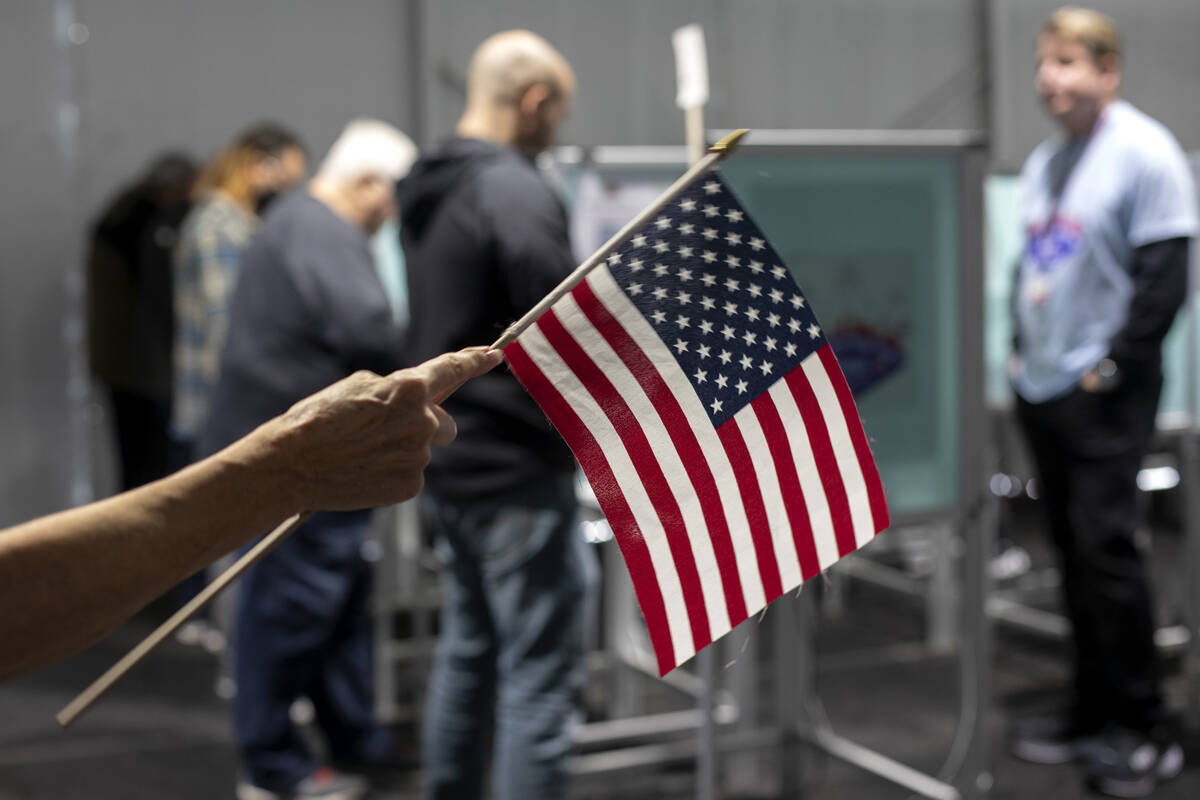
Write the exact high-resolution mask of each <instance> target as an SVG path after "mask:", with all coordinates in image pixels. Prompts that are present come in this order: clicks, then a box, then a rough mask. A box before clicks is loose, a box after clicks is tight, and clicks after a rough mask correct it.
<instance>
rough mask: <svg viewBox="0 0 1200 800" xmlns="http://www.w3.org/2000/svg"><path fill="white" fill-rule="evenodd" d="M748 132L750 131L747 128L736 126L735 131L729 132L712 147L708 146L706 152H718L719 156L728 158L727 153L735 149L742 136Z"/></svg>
mask: <svg viewBox="0 0 1200 800" xmlns="http://www.w3.org/2000/svg"><path fill="white" fill-rule="evenodd" d="M749 132H750V129H749V128H738V129H737V130H736V131H734V132H733V133H731V134H729V135H728V136H726V137H725V138H724V139H722V140H721V141H719V142H717V143H716V144H714V145H713V146H712V147H710V148H708V152H710V153H720V154H721V158H728V156H729V154H730V153H732V152H733V151H734V150H736V149H737V146H738V143H739V142H741V140H742V137H743V136H745V135H746V134H747V133H749Z"/></svg>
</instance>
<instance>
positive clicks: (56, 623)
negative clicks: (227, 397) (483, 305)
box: [0, 348, 500, 679]
mask: <svg viewBox="0 0 1200 800" xmlns="http://www.w3.org/2000/svg"><path fill="white" fill-rule="evenodd" d="M499 361H500V355H499V354H498V353H486V352H485V351H484V350H483V349H482V348H474V349H471V350H465V351H461V352H459V353H451V354H447V355H444V356H441V357H439V358H436V359H433V360H431V361H428V362H426V363H424V364H422V365H421V366H419V367H415V368H413V369H408V370H400V371H399V372H395V373H392V374H391V375H387V376H384V377H380V376H378V375H372V374H370V373H356V374H355V375H352V376H351V377H349V378H346V379H345V380H343V381H339V382H338V383H336V384H334V385H333V386H330V387H329V388H327V389H325V390H323V391H321V392H318V393H317V394H315V395H313V396H312V397H309V398H307V399H306V400H303V401H301V402H300V403H297V404H296V405H295V406H293V407H292V408H291V409H289V410H288V411H287V412H286V413H285V414H283V415H281V416H279V417H276V418H275V419H273V420H271V421H269V422H267V423H265V424H264V425H262V426H260V427H259V428H258V429H256V430H255V431H254V432H252V433H251V434H249V435H248V436H246V437H245V438H243V439H241V440H239V441H237V442H235V443H234V444H232V445H230V446H229V447H227V448H226V449H225V450H222V451H221V452H219V453H217V454H215V455H213V456H211V457H210V458H207V459H205V460H203V461H201V462H199V463H197V464H194V465H192V466H190V467H188V468H187V469H185V470H183V471H181V472H178V473H176V474H174V475H171V476H169V477H167V478H164V479H162V480H160V481H156V482H154V483H152V484H149V485H147V486H143V487H141V488H138V489H135V490H133V491H130V492H126V493H125V494H121V495H118V496H116V497H112V498H109V499H107V500H102V501H100V502H97V503H93V504H91V505H88V506H83V507H81V508H76V509H72V510H70V511H64V512H61V513H58V514H54V515H51V516H48V517H43V518H40V519H36V520H32V521H30V522H27V523H24V524H21V525H17V526H15V527H13V528H9V529H6V530H2V531H0V587H2V588H0V642H3V643H4V646H3V647H0V679H2V678H6V677H9V676H11V675H14V674H16V673H19V672H23V671H25V670H29V669H32V668H34V667H36V666H40V665H42V664H46V663H49V662H51V661H54V660H56V659H59V658H63V657H65V656H67V655H70V654H72V653H74V652H77V651H78V650H81V649H83V648H84V647H86V646H88V645H89V644H91V643H93V642H95V641H96V640H98V639H99V638H101V637H102V636H104V635H105V634H106V633H108V632H109V631H111V630H112V629H114V628H115V627H116V626H117V625H118V624H120V623H121V622H122V621H124V620H125V619H127V618H128V617H129V616H130V615H132V614H133V613H134V612H135V611H137V610H138V609H139V608H141V607H142V606H144V605H145V604H146V603H148V602H149V601H151V600H153V599H154V598H155V597H157V596H159V595H161V594H162V593H163V592H164V591H166V590H167V589H168V588H170V587H171V586H173V585H174V584H175V583H177V582H178V581H179V580H180V579H182V578H183V577H185V576H187V575H189V574H191V573H193V572H195V571H197V570H199V569H201V568H203V567H204V566H206V565H208V564H209V563H211V562H212V561H214V560H215V559H216V558H217V557H219V556H221V555H222V554H224V553H227V552H229V551H231V550H233V549H235V548H236V547H239V546H240V545H243V544H245V543H246V542H249V541H251V540H253V539H254V538H256V537H257V536H260V535H262V534H263V533H265V532H266V531H268V530H270V529H271V528H272V527H273V526H274V525H276V524H277V523H279V522H280V521H281V520H283V519H285V518H286V517H288V516H290V515H291V514H294V513H296V512H298V511H304V510H319V509H328V510H345V509H351V508H364V507H369V506H378V505H384V504H387V503H393V502H398V501H400V500H404V499H407V498H410V497H412V496H414V495H415V494H416V493H417V492H418V491H420V489H421V485H422V480H423V479H422V471H423V470H424V467H425V465H426V464H427V463H428V461H429V455H430V448H431V447H432V446H435V445H442V444H446V443H448V442H449V441H451V440H452V439H453V438H454V434H455V428H454V422H453V420H451V419H450V417H449V416H447V415H446V413H445V412H444V411H442V410H441V408H440V407H439V406H438V404H439V403H440V402H441V401H442V400H443V399H444V398H445V397H446V396H447V395H448V394H450V393H451V392H453V391H454V390H455V389H457V388H458V386H460V385H461V384H462V383H464V382H465V381H467V380H469V379H470V378H472V377H475V376H476V375H479V374H482V373H483V372H486V371H487V370H489V369H491V368H492V367H493V366H495V365H496V364H497V363H499Z"/></svg>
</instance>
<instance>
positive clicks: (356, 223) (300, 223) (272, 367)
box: [201, 120, 416, 800]
mask: <svg viewBox="0 0 1200 800" xmlns="http://www.w3.org/2000/svg"><path fill="white" fill-rule="evenodd" d="M415 157H416V148H415V147H414V146H413V144H412V142H411V141H409V139H408V138H407V137H406V136H404V134H402V133H400V132H399V131H398V130H396V129H395V128H393V127H391V126H390V125H386V124H385V123H382V122H377V121H373V120H357V121H354V122H352V123H350V124H349V125H348V126H347V127H346V129H345V131H343V133H342V135H341V136H340V137H339V139H338V140H337V142H335V143H334V145H333V147H332V148H331V149H330V151H329V154H328V155H327V156H326V157H325V160H324V162H322V164H321V167H320V169H319V171H318V172H317V175H316V177H315V178H313V180H312V181H310V182H309V184H308V186H307V187H306V189H305V190H303V191H296V192H293V193H292V194H291V195H289V196H287V197H285V198H282V199H280V200H279V201H278V202H276V203H275V204H274V206H273V207H272V208H271V210H270V211H269V212H268V214H267V215H266V218H265V220H264V221H263V225H262V227H261V228H260V229H259V231H258V233H257V234H256V236H255V237H254V239H253V240H252V241H251V242H250V245H249V246H248V247H247V249H246V252H245V255H244V256H243V265H242V272H241V275H240V277H239V279H238V284H237V288H236V289H235V291H234V296H233V302H232V305H231V310H230V320H229V335H228V339H227V342H226V346H225V350H224V352H223V354H222V357H221V374H220V379H219V381H218V385H217V389H216V392H215V397H214V399H213V403H212V407H211V411H210V415H209V418H208V421H207V424H206V425H205V427H204V430H203V433H202V435H201V448H202V450H203V451H204V452H216V451H217V450H219V449H220V448H221V447H223V446H224V445H226V444H228V443H229V442H231V441H234V440H235V439H237V438H239V437H240V436H242V435H243V434H245V433H247V432H249V431H250V430H252V429H254V428H255V427H256V426H257V425H259V424H261V423H262V422H264V421H266V420H268V419H270V418H271V417H274V416H276V415H277V414H279V413H281V412H282V411H284V410H285V409H287V408H288V407H289V406H291V405H292V404H293V403H295V402H296V401H297V400H299V399H301V398H302V397H305V396H307V395H309V394H311V393H312V392H313V391H315V390H316V389H318V388H320V387H322V386H326V385H328V384H330V383H332V382H334V381H336V380H338V379H339V378H343V377H345V376H346V375H349V374H351V373H353V372H355V371H357V370H363V369H365V370H370V371H372V372H377V373H384V374H386V373H388V372H390V371H392V370H394V369H397V368H399V367H400V366H401V363H400V362H401V354H400V338H401V331H400V330H399V329H398V328H397V326H396V324H395V322H394V321H393V320H394V317H393V313H392V309H391V306H390V304H389V302H388V299H387V295H386V293H385V292H384V289H383V286H382V284H381V283H380V280H379V276H378V274H377V272H376V269H375V264H374V260H373V258H372V255H371V249H370V236H371V235H372V234H374V233H375V232H376V231H377V230H378V229H379V227H380V226H381V225H382V224H383V223H384V221H385V220H386V219H387V218H388V217H389V216H390V215H391V214H392V213H393V192H394V187H395V182H396V180H397V179H399V178H400V177H402V176H403V175H404V174H405V173H407V172H408V168H409V167H410V166H411V164H412V162H413V160H414V159H415ZM297 466H298V467H299V466H301V465H297ZM369 514H370V512H369V511H349V512H347V511H342V512H322V513H318V514H316V515H314V516H313V517H312V518H311V519H310V520H309V521H308V522H307V523H306V524H305V525H304V526H302V527H301V528H300V529H298V530H297V531H296V532H295V533H294V534H293V535H292V536H291V538H289V539H287V540H286V541H285V542H283V543H282V544H281V545H280V546H279V547H278V548H277V549H276V550H274V551H273V552H272V553H271V554H270V555H269V556H267V557H266V558H265V559H263V560H262V561H261V562H260V563H259V564H258V565H256V566H255V567H254V568H253V569H252V570H251V571H250V572H249V573H247V575H246V576H245V578H244V579H243V581H242V584H241V587H240V589H241V591H240V594H239V597H238V601H237V622H236V630H235V632H234V641H235V653H234V659H235V661H234V675H235V679H236V682H237V695H236V697H235V699H234V704H233V705H234V727H235V735H236V743H237V748H238V753H239V756H240V758H241V762H242V767H243V775H242V778H241V780H240V782H239V784H238V789H237V796H238V798H239V800H271V799H272V798H326V799H327V800H334V799H337V800H342V799H343V798H345V799H346V800H349V799H350V798H356V797H360V796H361V795H363V794H364V793H365V792H366V789H367V786H366V781H365V780H363V779H362V778H361V777H359V776H357V775H354V774H352V772H346V773H343V772H338V771H334V770H333V769H331V768H330V767H329V766H328V765H319V764H318V763H317V761H316V760H315V759H314V757H313V755H312V754H311V752H310V751H309V748H308V747H307V746H306V743H305V740H304V737H303V736H302V735H301V733H300V731H298V730H297V729H296V726H295V725H294V724H293V722H292V720H291V718H290V714H289V710H290V708H291V706H292V704H293V702H294V701H295V700H296V699H297V698H300V697H307V698H308V699H309V700H310V701H311V702H312V705H313V707H314V709H315V711H316V722H317V725H318V727H319V728H320V730H321V732H322V734H323V735H324V737H325V738H326V740H327V742H328V751H329V753H330V756H331V759H332V762H333V763H334V764H336V765H338V766H339V767H343V765H355V766H361V767H363V768H367V767H369V765H371V764H372V763H373V762H377V761H379V760H380V759H383V758H384V757H385V754H386V752H387V751H388V749H389V746H390V742H389V736H388V734H387V732H386V731H385V730H384V729H383V728H381V727H380V726H379V725H378V724H377V723H376V722H375V720H374V719H373V716H372V706H373V703H372V700H373V698H372V686H371V641H370V625H369V623H368V618H367V606H366V598H367V589H368V580H369V576H370V573H369V570H368V565H367V564H366V563H365V562H364V561H363V559H362V556H361V554H360V549H361V545H362V542H363V539H364V537H365V535H366V532H367V527H368V523H369V521H370V516H369Z"/></svg>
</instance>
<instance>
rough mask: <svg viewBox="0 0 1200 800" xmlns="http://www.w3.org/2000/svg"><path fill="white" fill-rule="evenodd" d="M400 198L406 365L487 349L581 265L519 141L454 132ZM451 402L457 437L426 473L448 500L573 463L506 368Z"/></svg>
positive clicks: (557, 208) (517, 490) (562, 218)
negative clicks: (511, 143)
mask: <svg viewBox="0 0 1200 800" xmlns="http://www.w3.org/2000/svg"><path fill="white" fill-rule="evenodd" d="M397 205H398V207H399V209H400V230H401V239H402V243H403V246H404V257H405V262H406V265H407V272H408V296H409V306H410V308H411V317H410V320H409V328H408V332H407V337H406V344H405V354H406V359H407V361H408V363H410V364H417V363H420V362H422V361H424V360H426V359H428V358H432V357H434V356H436V355H438V354H440V353H444V352H448V351H451V350H457V349H459V348H462V347H469V346H472V345H488V344H491V343H492V342H494V341H495V340H496V338H497V337H498V336H499V335H500V334H501V333H502V332H503V331H504V329H505V328H506V327H507V326H508V325H509V323H511V322H513V321H514V320H516V319H517V318H519V317H520V316H521V315H523V314H524V313H525V312H526V311H528V310H529V309H530V308H532V307H533V306H534V305H536V304H537V303H538V301H540V300H541V299H542V298H543V297H544V296H545V295H546V294H547V293H548V292H549V291H550V290H551V289H553V288H554V287H555V286H556V285H558V283H559V282H560V281H561V280H562V279H563V278H564V277H566V275H567V274H569V273H570V272H571V270H572V269H573V268H574V266H575V264H574V260H573V258H572V255H571V249H570V242H569V239H568V234H567V219H566V213H565V212H564V210H563V206H562V203H561V201H560V200H559V198H558V197H557V195H556V194H555V193H554V192H553V191H552V190H551V188H550V186H549V185H548V184H547V183H546V182H545V180H543V179H542V176H541V175H540V174H539V173H538V172H537V170H536V168H535V167H534V166H533V164H532V163H531V162H530V160H529V159H528V158H526V157H525V156H523V155H522V154H521V153H519V152H518V151H516V150H514V149H512V148H509V147H503V146H501V145H498V144H493V143H491V142H485V141H481V140H478V139H450V140H448V141H446V142H444V143H442V144H441V145H440V146H439V147H438V148H437V149H436V150H434V151H432V152H430V153H429V154H427V155H425V156H423V157H422V158H421V159H420V160H419V161H418V162H417V163H416V164H415V165H414V166H413V169H412V171H411V172H410V173H409V175H408V177H406V178H405V179H404V180H402V181H401V182H400V184H399V187H398V189H397ZM444 407H445V409H446V411H448V412H449V413H450V414H451V415H452V416H453V417H454V419H455V422H457V423H458V438H457V439H456V440H455V441H454V442H453V443H452V444H450V445H449V446H447V447H444V448H436V449H435V452H434V454H433V460H432V462H431V463H430V465H429V468H428V469H427V470H426V473H425V475H426V480H427V483H428V485H429V487H430V489H432V490H433V491H434V492H435V493H436V494H438V495H439V496H440V497H442V498H443V499H446V500H451V501H454V500H480V499H502V498H503V497H505V496H509V497H511V496H514V495H517V496H519V495H521V494H524V493H527V492H528V490H531V489H533V490H536V489H537V488H539V487H541V486H543V485H544V484H545V483H546V481H548V480H551V479H554V478H556V477H560V476H562V475H569V474H570V473H571V472H572V471H573V470H574V464H575V462H574V459H573V458H572V456H571V451H570V450H569V449H568V448H567V446H566V444H564V443H563V441H562V440H561V439H560V438H559V436H558V434H557V433H556V432H555V431H554V429H553V428H552V427H551V425H550V423H549V422H548V421H547V420H546V417H545V415H544V414H543V413H542V411H541V409H539V408H538V406H537V404H536V403H534V402H533V400H532V398H530V397H529V395H528V394H527V393H526V392H525V390H524V389H522V388H521V386H520V384H519V383H518V382H517V380H516V378H514V377H513V375H512V373H510V372H509V371H508V370H507V368H505V367H503V366H501V367H497V368H496V369H495V370H493V371H492V372H490V373H488V374H487V375H484V376H482V377H480V378H476V379H474V380H472V381H470V382H468V383H467V384H466V385H465V386H463V387H462V388H461V389H459V390H458V391H457V392H455V393H454V395H452V396H451V397H450V398H449V399H448V400H446V402H445V403H444Z"/></svg>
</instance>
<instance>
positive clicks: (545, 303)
mask: <svg viewBox="0 0 1200 800" xmlns="http://www.w3.org/2000/svg"><path fill="white" fill-rule="evenodd" d="M748 132H749V129H747V128H740V129H738V130H736V131H734V132H733V133H731V134H729V135H728V136H726V137H725V138H724V139H722V140H721V141H719V142H717V143H716V144H714V145H713V146H712V147H710V148H709V149H708V155H706V156H704V158H702V159H700V160H699V161H697V162H696V163H695V164H693V165H692V167H691V169H689V170H688V171H687V172H685V173H683V175H682V176H681V177H680V178H679V179H678V180H677V181H675V182H674V183H672V184H671V185H670V186H669V187H667V190H666V191H665V192H663V193H662V194H661V195H659V196H658V198H657V199H656V200H655V201H654V202H653V203H651V204H650V205H648V206H646V207H645V208H644V209H642V212H641V213H640V214H638V215H637V216H636V217H634V218H633V219H631V220H629V222H628V223H626V225H625V227H623V228H621V230H619V231H617V232H616V233H614V234H613V235H612V238H611V239H609V240H608V241H607V242H605V243H604V244H603V245H601V246H600V249H599V250H597V251H596V252H594V253H592V255H591V256H589V257H588V259H587V260H586V261H584V262H583V263H582V264H580V265H579V266H578V267H576V268H575V271H574V272H572V273H571V274H570V275H568V276H567V277H566V278H564V279H563V281H562V283H560V284H559V285H558V286H556V287H554V289H553V291H551V292H550V294H548V295H546V296H545V297H543V298H542V301H541V302H540V303H538V304H537V305H536V306H534V307H533V308H531V309H529V311H528V312H526V314H525V316H523V317H521V318H520V319H519V320H517V321H516V322H514V323H513V324H512V325H509V326H508V329H507V330H505V331H504V333H503V334H502V335H501V336H500V338H499V339H497V340H496V341H495V342H494V343H493V344H492V347H491V349H493V350H500V349H502V348H504V347H506V346H508V345H509V344H512V342H513V341H514V340H515V339H516V338H517V337H518V336H520V335H521V334H522V333H523V332H524V331H525V329H526V328H528V327H529V326H530V325H532V324H533V322H534V320H536V319H537V318H538V317H540V316H541V315H542V314H545V313H546V310H547V309H549V308H550V306H552V305H554V304H555V303H557V302H558V301H559V300H561V299H562V298H563V296H564V295H566V294H567V292H569V291H571V290H572V289H574V288H575V286H576V285H578V283H579V282H580V281H582V280H583V279H584V278H586V277H587V274H588V273H589V272H591V271H592V269H593V268H594V267H596V265H598V264H599V263H600V262H602V261H603V260H604V259H606V258H608V254H609V253H611V252H612V251H613V250H615V249H616V248H617V246H618V245H620V244H621V243H623V242H624V241H625V239H626V238H627V237H628V236H629V235H630V234H631V233H633V232H634V231H635V230H637V229H638V228H640V227H641V226H643V225H645V224H646V222H648V221H649V220H650V218H651V217H653V216H654V215H655V214H657V213H658V212H659V211H661V210H662V209H663V207H664V206H665V205H666V204H667V203H669V202H671V201H672V200H674V199H675V198H676V197H678V196H679V194H680V192H682V191H683V190H684V189H685V188H686V187H687V185H688V184H690V183H691V182H692V181H693V180H695V179H696V176H697V175H700V174H701V173H703V172H704V171H706V170H708V169H709V168H711V167H712V166H713V165H714V164H716V163H717V162H718V161H722V160H724V159H725V158H726V157H727V156H728V155H729V154H730V153H732V152H733V150H734V148H735V147H736V146H737V143H738V140H740V139H741V138H742V137H743V136H745V135H746V134H747V133H748Z"/></svg>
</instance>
